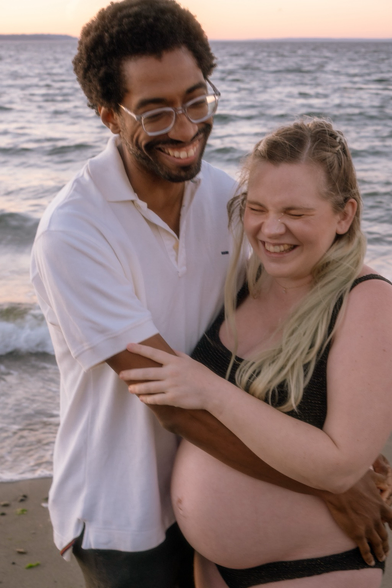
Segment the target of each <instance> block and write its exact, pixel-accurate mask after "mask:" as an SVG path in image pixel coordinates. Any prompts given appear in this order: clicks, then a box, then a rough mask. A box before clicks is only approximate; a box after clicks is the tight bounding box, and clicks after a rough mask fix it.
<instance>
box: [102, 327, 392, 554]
mask: <svg viewBox="0 0 392 588" xmlns="http://www.w3.org/2000/svg"><path fill="white" fill-rule="evenodd" d="M143 344H144V345H149V346H152V347H156V348H157V349H162V350H163V351H168V352H172V353H174V352H173V351H172V350H171V349H170V347H169V346H168V345H167V343H166V342H165V341H164V340H163V339H162V337H160V335H154V336H153V337H151V338H150V339H148V340H146V341H144V342H143ZM107 363H108V364H109V365H110V367H111V368H112V369H113V370H114V371H115V372H117V373H118V374H119V373H120V372H121V371H123V370H126V369H131V368H139V367H149V366H156V365H158V364H156V363H155V362H154V361H152V360H150V359H148V358H145V357H142V356H140V355H135V354H132V353H130V352H129V351H127V350H124V351H122V352H121V353H118V354H117V355H116V356H114V357H111V358H110V359H108V360H107ZM150 408H151V410H152V411H153V412H154V414H155V416H156V417H157V418H158V420H159V421H160V423H161V425H162V426H163V427H165V428H166V429H168V430H169V431H171V432H173V433H176V434H177V435H181V437H184V438H185V439H187V440H188V441H190V442H191V443H193V444H194V445H196V446H197V447H199V448H200V449H203V451H206V452H207V453H209V454H210V455H212V456H213V457H215V458H216V459H219V460H220V461H222V462H223V463H226V464H227V465H228V466H230V467H232V468H234V469H236V470H238V471H240V472H242V473H243V474H246V475H248V476H251V477H252V478H256V479H258V480H263V481H264V482H269V483H270V484H275V485H277V486H281V487H282V488H287V489H288V490H292V491H293V492H300V493H302V494H310V495H313V496H317V497H319V498H321V499H322V500H324V501H325V502H326V504H327V506H328V509H329V511H330V513H331V515H332V517H333V518H334V520H335V522H336V523H337V524H338V525H339V527H340V528H341V529H342V530H343V531H344V532H345V533H346V534H347V535H348V536H349V537H350V538H351V539H352V540H353V541H355V543H356V544H357V545H358V547H359V549H360V550H361V553H362V556H363V558H364V560H365V561H366V563H368V564H369V565H372V564H373V562H374V559H373V555H372V553H371V551H370V547H369V544H370V545H371V548H372V550H373V552H374V554H375V556H376V557H377V559H379V560H380V561H383V560H384V559H385V557H386V555H387V554H388V550H389V547H388V535H387V531H386V529H385V527H384V524H383V522H386V523H388V525H389V526H390V527H391V528H392V509H390V508H389V506H388V504H389V502H388V504H387V503H386V502H387V501H391V499H392V484H391V481H392V471H391V468H390V466H389V463H388V462H387V460H386V459H385V458H384V457H382V456H380V457H379V458H377V460H376V462H375V463H374V465H373V467H374V470H375V471H372V470H369V472H368V473H367V474H366V475H365V476H364V477H363V478H362V479H361V480H360V481H359V482H357V484H355V486H354V487H353V488H351V489H350V490H348V491H347V492H344V494H340V495H338V494H331V493H329V492H323V491H320V490H316V489H315V488H310V487H309V486H304V485H303V484H301V483H300V482H297V481H295V480H292V479H290V478H287V477H286V476H284V475H283V474H281V473H280V472H278V471H276V470H274V469H273V468H271V467H270V466H269V465H268V464H266V463H264V462H263V461H261V460H260V459H259V458H258V457H257V456H256V455H255V454H254V453H252V451H251V450H250V449H248V447H246V446H245V445H244V444H243V443H242V441H240V440H239V439H238V438H237V437H236V436H235V435H234V434H233V433H232V432H231V431H229V429H227V428H226V427H225V426H224V425H222V423H220V422H219V421H218V420H217V419H215V418H214V417H213V416H212V415H211V414H210V413H208V412H206V411H203V410H183V409H181V408H176V407H173V406H164V405H162V406H158V405H155V406H150ZM380 492H381V493H380ZM383 498H384V500H385V501H384V500H383Z"/></svg>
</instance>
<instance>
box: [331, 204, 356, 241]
mask: <svg viewBox="0 0 392 588" xmlns="http://www.w3.org/2000/svg"><path fill="white" fill-rule="evenodd" d="M357 208H358V203H357V201H356V200H354V198H350V200H347V202H346V204H345V206H344V209H343V210H342V211H341V212H340V213H339V220H338V224H337V227H336V233H337V234H338V235H344V234H345V233H347V231H348V230H349V228H350V226H351V223H352V222H353V219H354V216H355V213H356V212H357Z"/></svg>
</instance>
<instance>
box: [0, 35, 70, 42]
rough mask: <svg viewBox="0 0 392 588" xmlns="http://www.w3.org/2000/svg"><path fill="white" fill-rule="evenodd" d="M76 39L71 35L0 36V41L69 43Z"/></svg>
mask: <svg viewBox="0 0 392 588" xmlns="http://www.w3.org/2000/svg"><path fill="white" fill-rule="evenodd" d="M70 39H74V40H75V41H77V39H78V38H77V37H72V36H71V35H44V34H42V35H0V41H69V40H70Z"/></svg>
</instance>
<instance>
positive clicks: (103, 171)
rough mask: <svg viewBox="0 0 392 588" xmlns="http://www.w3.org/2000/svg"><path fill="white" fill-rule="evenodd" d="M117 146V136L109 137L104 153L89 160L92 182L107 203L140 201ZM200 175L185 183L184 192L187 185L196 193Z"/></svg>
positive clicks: (118, 140)
mask: <svg viewBox="0 0 392 588" xmlns="http://www.w3.org/2000/svg"><path fill="white" fill-rule="evenodd" d="M119 144H120V139H119V137H118V136H114V137H110V139H109V141H108V143H107V145H106V148H105V149H104V151H102V153H100V154H99V155H98V156H97V157H94V158H93V159H90V161H89V162H88V169H89V171H90V174H91V177H92V180H93V182H94V183H95V184H96V186H97V188H98V190H99V191H100V192H101V194H102V195H103V196H104V198H105V199H106V200H107V201H108V202H125V201H132V200H140V199H139V198H138V196H137V194H136V193H135V191H134V189H133V188H132V185H131V183H130V182H129V179H128V176H127V174H126V171H125V168H124V164H123V162H122V159H121V156H120V153H119V151H118V146H119ZM202 173H203V172H202V171H200V172H199V173H198V174H197V176H196V177H194V178H193V179H192V180H190V182H186V188H185V189H186V191H187V188H188V186H187V184H190V186H191V191H192V193H193V194H194V193H195V192H196V190H197V188H198V187H199V185H200V182H201V180H202ZM192 188H193V189H192ZM140 202H141V203H142V202H143V201H140Z"/></svg>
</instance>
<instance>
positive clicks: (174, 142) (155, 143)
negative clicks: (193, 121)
mask: <svg viewBox="0 0 392 588" xmlns="http://www.w3.org/2000/svg"><path fill="white" fill-rule="evenodd" d="M211 128H212V125H209V124H207V125H206V126H205V127H204V128H202V129H200V130H199V131H197V133H195V135H194V136H193V137H192V139H191V140H190V141H187V142H186V143H184V141H177V140H176V139H165V140H164V141H162V140H161V141H159V140H157V139H155V140H153V141H149V142H148V143H146V145H145V149H150V148H151V147H156V146H160V145H168V146H170V145H172V146H173V147H178V146H179V145H189V144H190V143H193V141H195V140H196V139H199V138H200V137H203V136H204V135H206V134H209V132H210V130H211Z"/></svg>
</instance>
